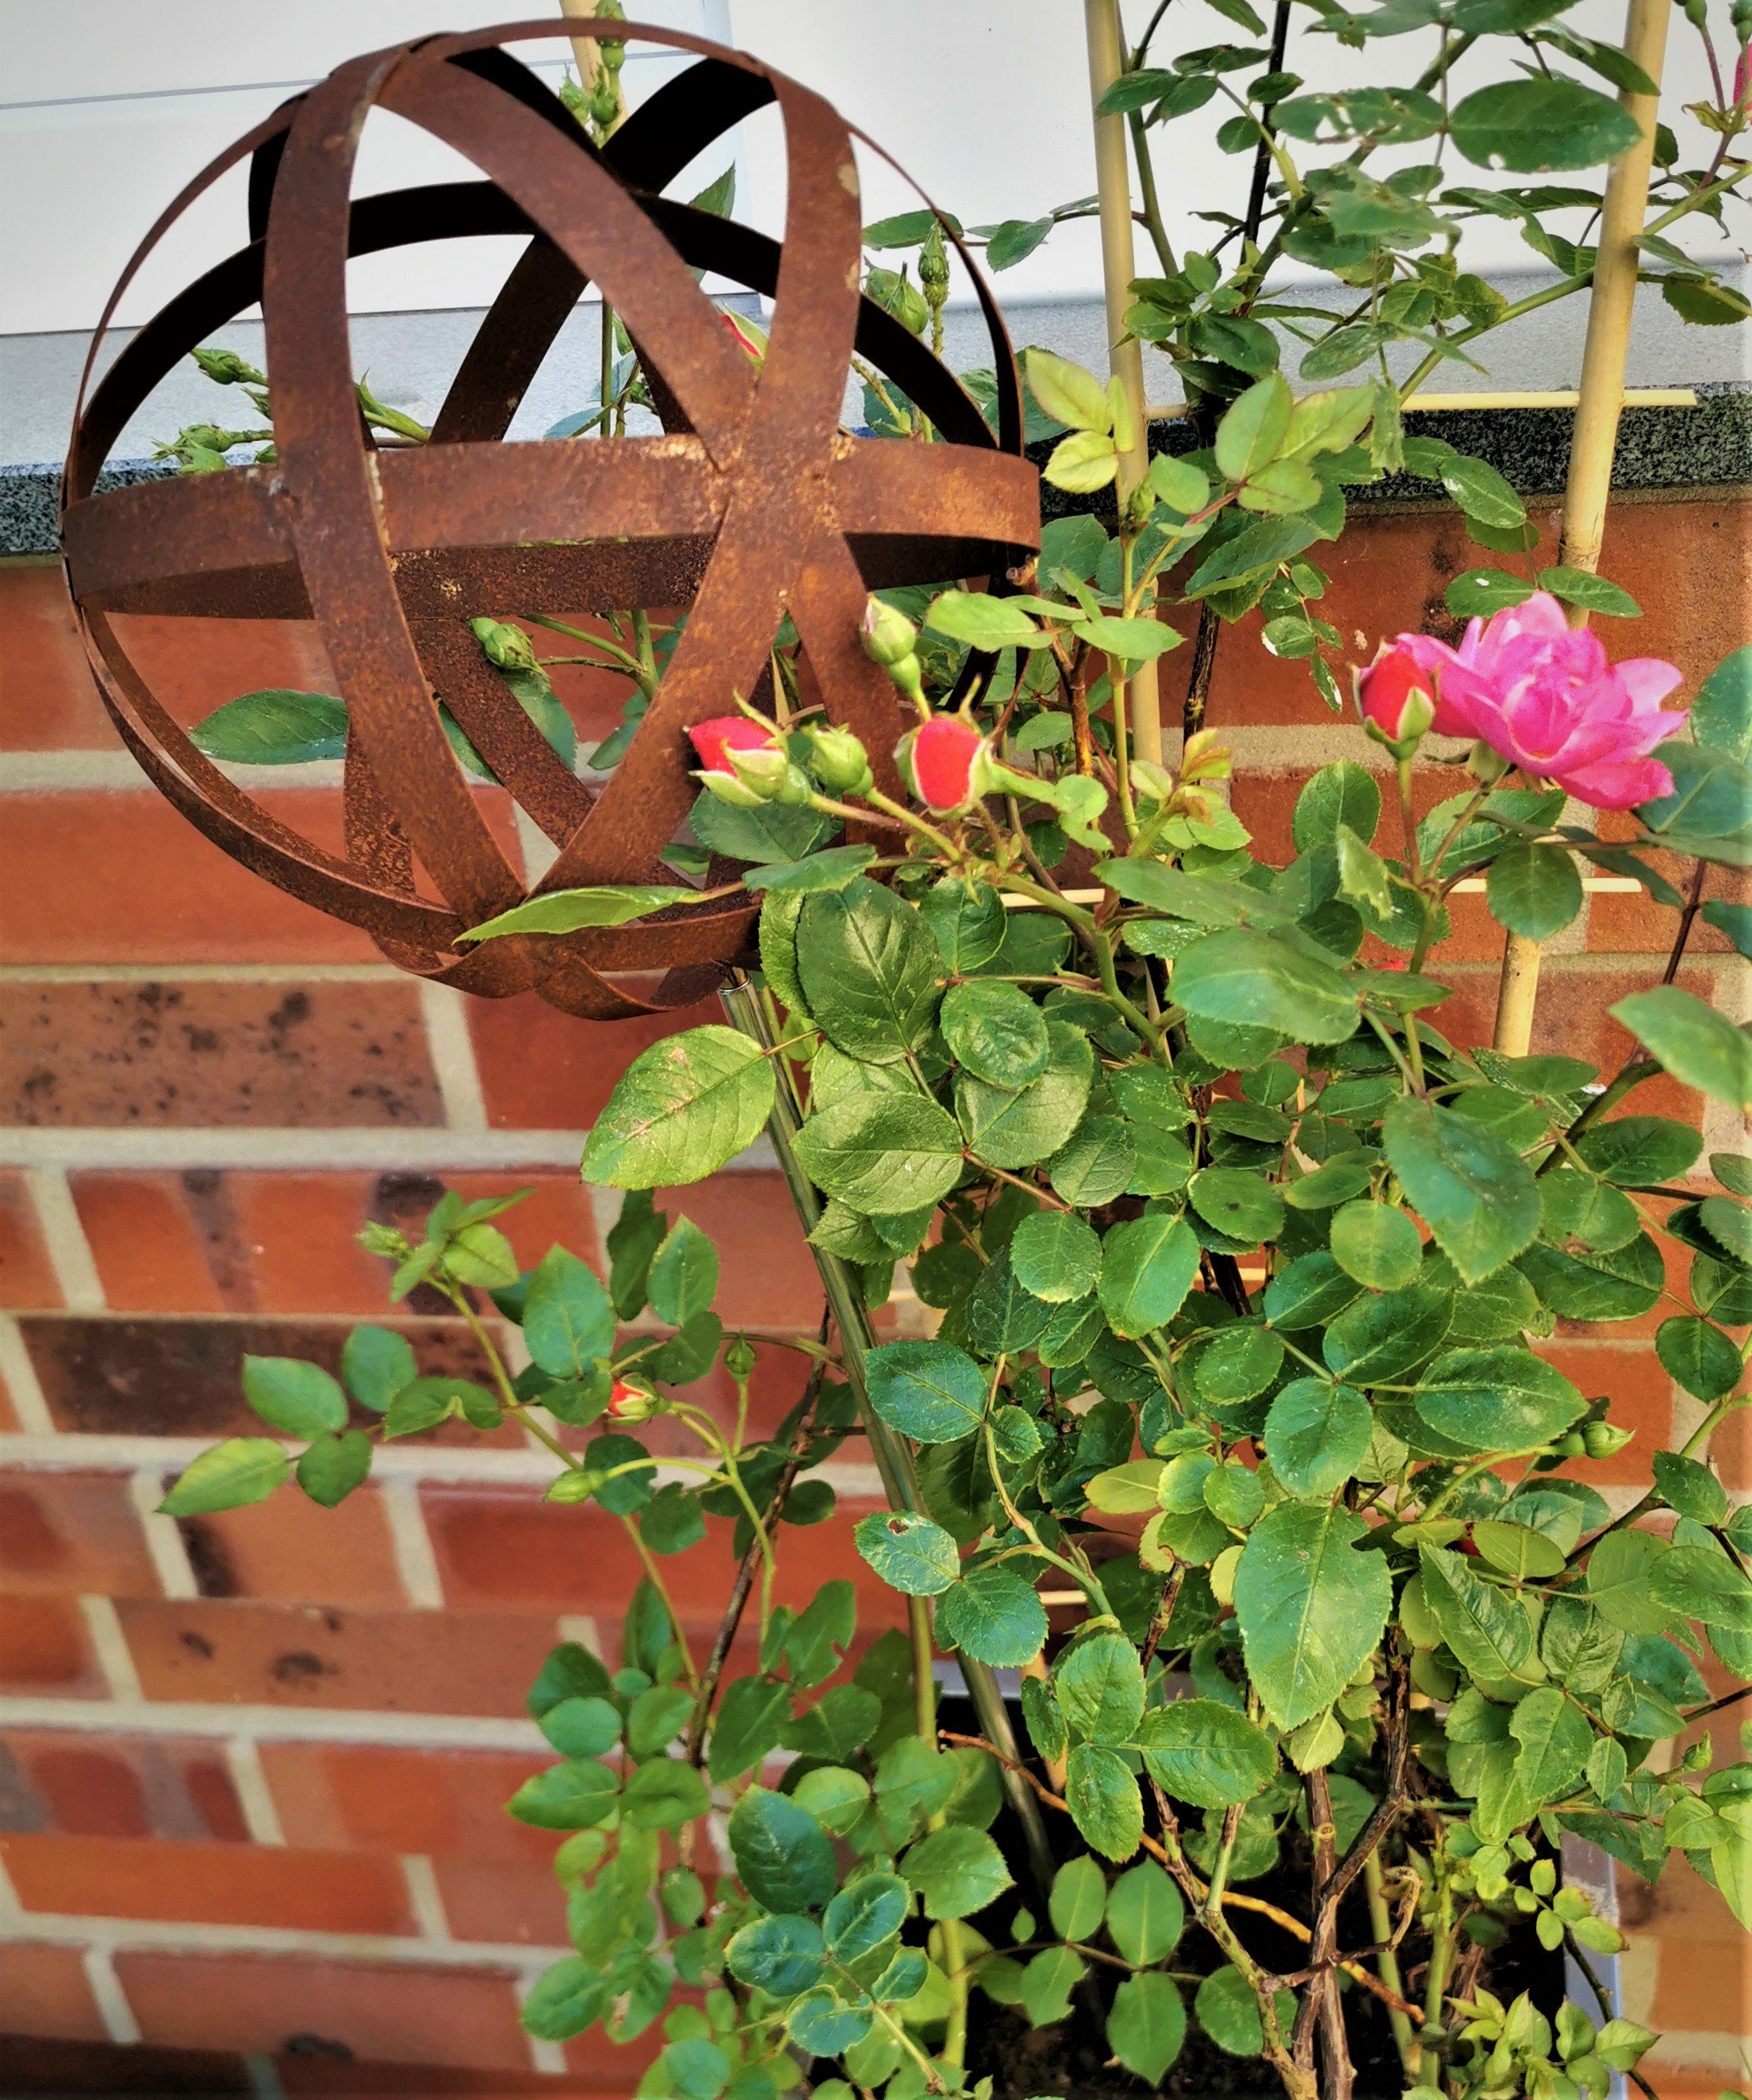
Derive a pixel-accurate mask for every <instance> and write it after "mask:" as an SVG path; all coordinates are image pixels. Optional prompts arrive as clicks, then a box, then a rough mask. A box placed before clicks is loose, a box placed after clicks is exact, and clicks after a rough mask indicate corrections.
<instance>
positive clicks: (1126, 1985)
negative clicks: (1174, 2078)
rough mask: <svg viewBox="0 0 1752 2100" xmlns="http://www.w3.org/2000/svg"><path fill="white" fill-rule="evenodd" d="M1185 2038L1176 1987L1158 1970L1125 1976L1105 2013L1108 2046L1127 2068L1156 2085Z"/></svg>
mask: <svg viewBox="0 0 1752 2100" xmlns="http://www.w3.org/2000/svg"><path fill="white" fill-rule="evenodd" d="M1185 2039H1186V2008H1185V2005H1183V2004H1182V2003H1181V1994H1180V1990H1179V1988H1178V1986H1177V1985H1176V1983H1175V1982H1174V1979H1172V1977H1171V1976H1164V1975H1163V1974H1161V1973H1160V1971H1159V1970H1146V1971H1145V1973H1144V1974H1141V1975H1138V1976H1128V1977H1127V1978H1126V1979H1125V1981H1124V1982H1123V1983H1122V1984H1121V1985H1120V1986H1119V1989H1118V1990H1117V1991H1115V1992H1114V2001H1113V2007H1112V2010H1110V2012H1109V2014H1108V2015H1107V2046H1108V2047H1109V2048H1110V2049H1111V2050H1112V2051H1113V2053H1114V2055H1115V2056H1116V2057H1117V2058H1119V2061H1120V2063H1123V2065H1124V2066H1125V2067H1126V2069H1127V2070H1128V2071H1132V2072H1133V2073H1135V2074H1136V2076H1138V2077H1139V2078H1141V2079H1144V2080H1146V2081H1147V2082H1148V2083H1149V2084H1150V2085H1159V2084H1160V2082H1161V2080H1162V2079H1163V2076H1164V2075H1165V2074H1166V2072H1167V2070H1168V2067H1169V2066H1170V2065H1171V2064H1172V2063H1173V2062H1174V2059H1175V2058H1176V2057H1177V2056H1178V2055H1179V2054H1180V2053H1181V2044H1182V2043H1183V2042H1184V2041H1185Z"/></svg>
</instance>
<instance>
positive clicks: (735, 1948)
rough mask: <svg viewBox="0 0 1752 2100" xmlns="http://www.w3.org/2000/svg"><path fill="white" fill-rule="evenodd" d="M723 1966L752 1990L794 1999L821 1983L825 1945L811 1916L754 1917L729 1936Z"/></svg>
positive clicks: (825, 1951)
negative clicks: (750, 1922)
mask: <svg viewBox="0 0 1752 2100" xmlns="http://www.w3.org/2000/svg"><path fill="white" fill-rule="evenodd" d="M724 1965H725V1966H726V1968H727V1969H728V1970H730V1974H731V1975H732V1976H734V1977H735V1979H736V1981H737V1982H738V1983H746V1984H747V1985H748V1987H749V1988H750V1989H751V1990H756V1991H766V1992H769V1993H770V1995H771V1996H774V1997H775V1998H794V1997H796V1996H797V1995H798V1994H799V1992H803V1991H807V1990H808V1989H810V1988H811V1986H812V1985H814V1984H815V1983H819V1982H820V1980H821V1975H822V1971H823V1969H824V1968H825V1967H826V1966H827V1945H826V1943H825V1941H824V1940H823V1938H822V1932H821V1927H820V1926H819V1925H817V1924H816V1922H815V1921H814V1918H812V1917H790V1916H785V1915H783V1914H781V1915H780V1916H779V1917H757V1919H756V1920H755V1921H754V1922H753V1924H752V1925H745V1926H744V1927H743V1928H742V1930H741V1931H740V1932H738V1933H733V1934H732V1935H731V1936H730V1941H729V1943H728V1944H727V1945H726V1948H725V1949H724Z"/></svg>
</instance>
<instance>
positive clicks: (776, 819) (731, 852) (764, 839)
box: [687, 790, 836, 867]
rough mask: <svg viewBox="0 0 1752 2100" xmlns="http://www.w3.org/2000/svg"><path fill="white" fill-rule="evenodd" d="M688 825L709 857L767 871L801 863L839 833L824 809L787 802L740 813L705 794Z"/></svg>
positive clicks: (689, 818)
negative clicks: (774, 864) (747, 863)
mask: <svg viewBox="0 0 1752 2100" xmlns="http://www.w3.org/2000/svg"><path fill="white" fill-rule="evenodd" d="M687 821H688V825H689V827H690V828H691V830H692V832H693V834H694V836H695V838H696V839H698V840H699V843H700V845H703V846H704V847H705V848H706V849H707V850H708V852H711V853H716V854H722V855H723V856H724V858H725V859H726V860H741V861H754V862H758V863H759V864H760V865H761V867H766V866H769V865H770V863H771V862H774V861H781V860H801V859H802V858H804V857H805V854H811V853H813V852H814V849H815V848H816V847H817V846H819V845H820V844H821V842H822V840H823V839H825V838H827V837H829V836H832V832H834V831H835V829H836V825H835V823H834V820H833V818H832V817H825V816H823V815H822V814H821V813H820V812H819V810H804V809H792V808H789V807H788V806H787V805H785V804H783V803H782V802H762V803H761V804H760V805H758V806H757V807H756V808H754V809H752V810H738V809H734V808H732V806H731V805H730V804H729V803H728V802H721V801H719V800H718V799H717V796H715V795H710V794H708V793H706V792H704V790H702V791H701V792H700V794H699V799H698V800H697V801H695V804H694V806H693V808H692V810H691V811H690V812H689V814H688V818H687Z"/></svg>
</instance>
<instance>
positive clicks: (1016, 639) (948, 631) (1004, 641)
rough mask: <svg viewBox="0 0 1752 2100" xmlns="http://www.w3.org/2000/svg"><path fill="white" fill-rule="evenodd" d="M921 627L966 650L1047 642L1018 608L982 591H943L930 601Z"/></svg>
mask: <svg viewBox="0 0 1752 2100" xmlns="http://www.w3.org/2000/svg"><path fill="white" fill-rule="evenodd" d="M925 627H926V628H927V629H929V631H930V632H931V633H933V634H944V635H947V637H949V639H950V640H951V642H965V643H966V644H967V645H968V646H969V648H970V649H987V650H995V649H1032V648H1035V647H1038V646H1041V645H1043V644H1044V643H1045V642H1047V641H1048V640H1049V639H1050V637H1048V636H1047V635H1046V634H1044V633H1042V632H1041V630H1040V629H1039V626H1038V624H1036V623H1035V620H1034V618H1033V616H1032V615H1030V613H1028V612H1026V611H1024V610H1023V608H1022V607H1021V606H1019V605H1017V604H1015V603H1014V602H1013V601H1012V600H1010V599H1008V598H991V597H988V596H987V595H986V593H985V592H984V591H965V590H952V591H945V592H943V593H942V595H941V596H940V597H938V598H933V599H932V601H931V603H930V607H929V611H927V612H926V613H925Z"/></svg>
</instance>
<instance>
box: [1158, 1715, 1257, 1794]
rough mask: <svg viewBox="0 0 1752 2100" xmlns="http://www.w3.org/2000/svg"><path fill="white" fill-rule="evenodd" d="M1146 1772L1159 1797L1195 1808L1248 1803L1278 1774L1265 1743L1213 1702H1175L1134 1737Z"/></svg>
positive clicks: (1242, 1721) (1241, 1717)
mask: <svg viewBox="0 0 1752 2100" xmlns="http://www.w3.org/2000/svg"><path fill="white" fill-rule="evenodd" d="M1137 1740H1138V1744H1139V1746H1140V1748H1141V1749H1142V1751H1143V1755H1144V1765H1145V1770H1146V1771H1148V1772H1149V1773H1150V1777H1151V1778H1152V1779H1154V1780H1155V1781H1156V1783H1157V1785H1158V1786H1159V1787H1161V1789H1162V1790H1163V1793H1167V1794H1169V1795H1172V1798H1174V1799H1175V1800H1176V1801H1185V1802H1190V1803H1191V1804H1192V1806H1193V1807H1194V1808H1229V1807H1233V1805H1234V1804H1235V1803H1236V1802H1242V1801H1251V1799H1252V1798H1253V1797H1254V1795H1255V1794H1256V1793H1259V1792H1260V1789H1262V1788H1263V1787H1264V1786H1266V1785H1268V1784H1269V1782H1270V1780H1271V1777H1272V1775H1273V1773H1274V1772H1275V1771H1277V1769H1278V1754H1277V1752H1276V1751H1275V1750H1273V1748H1272V1746H1271V1743H1270V1740H1269V1738H1268V1737H1267V1736H1265V1735H1264V1733H1263V1732H1261V1731H1260V1729H1258V1728H1256V1727H1254V1725H1253V1723H1251V1721H1250V1720H1248V1719H1247V1716H1246V1715H1245V1714H1238V1713H1237V1712H1236V1710H1235V1709H1234V1708H1233V1706H1230V1705H1225V1703H1224V1702H1223V1701H1220V1700H1216V1699H1176V1700H1173V1701H1170V1703H1169V1704H1168V1705H1166V1706H1164V1707H1163V1708H1161V1709H1160V1710H1158V1711H1157V1712H1154V1713H1152V1714H1148V1715H1147V1716H1146V1717H1145V1722H1144V1725H1143V1727H1142V1729H1141V1731H1140V1732H1139V1734H1138V1739H1137Z"/></svg>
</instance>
